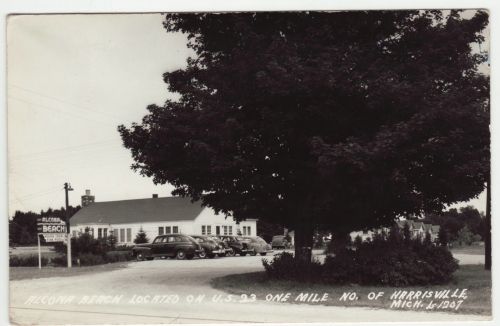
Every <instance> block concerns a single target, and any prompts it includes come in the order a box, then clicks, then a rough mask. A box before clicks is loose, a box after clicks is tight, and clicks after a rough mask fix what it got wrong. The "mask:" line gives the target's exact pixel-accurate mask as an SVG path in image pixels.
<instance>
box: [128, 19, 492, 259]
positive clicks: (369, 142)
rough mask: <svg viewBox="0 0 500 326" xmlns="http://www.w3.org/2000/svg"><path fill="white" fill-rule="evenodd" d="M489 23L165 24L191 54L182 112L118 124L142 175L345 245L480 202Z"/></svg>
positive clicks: (305, 242)
mask: <svg viewBox="0 0 500 326" xmlns="http://www.w3.org/2000/svg"><path fill="white" fill-rule="evenodd" d="M487 21H488V17H487V14H486V13H485V12H481V11H479V12H477V13H476V14H475V15H474V16H473V17H472V18H470V19H464V18H462V16H461V15H460V14H459V13H458V12H455V11H453V12H451V14H449V15H448V14H446V15H445V14H443V13H442V12H441V11H358V12H336V13H326V12H295V13H266V12H264V13H238V14H196V15H195V14H168V15H166V18H165V22H164V27H165V29H166V30H167V31H168V32H182V33H185V34H187V36H188V38H189V42H188V46H189V47H190V48H192V49H193V50H194V52H195V55H194V57H192V58H189V59H188V61H187V67H186V68H183V69H179V70H176V71H171V72H167V73H165V74H164V80H165V82H166V83H167V85H168V87H169V90H170V91H171V92H174V93H178V94H179V99H178V100H176V101H167V102H166V103H165V104H164V105H163V106H156V105H151V106H149V107H148V111H149V113H148V114H147V115H146V116H145V117H144V118H143V120H142V123H140V124H133V125H132V126H130V127H125V126H120V127H119V132H120V134H121V137H122V139H123V143H124V146H125V147H126V148H128V149H130V150H131V152H132V156H133V158H134V160H135V164H134V165H133V168H134V169H136V170H138V171H140V173H142V174H143V175H145V176H148V177H152V178H153V181H154V182H155V183H157V184H164V183H170V184H172V185H174V186H175V191H174V192H173V193H174V194H175V195H181V196H190V197H192V198H193V199H194V200H202V201H203V203H204V204H205V205H208V206H211V207H213V208H214V209H215V210H216V211H220V212H223V213H226V214H233V215H234V216H235V218H237V219H245V218H249V217H252V218H259V219H263V220H267V221H270V222H274V223H281V224H283V225H285V226H287V227H289V228H292V229H295V237H296V238H295V243H296V255H297V256H299V257H302V258H304V259H308V258H310V250H309V249H307V248H310V247H312V234H313V229H314V228H315V227H319V228H322V229H329V230H331V231H333V232H334V234H337V235H342V234H343V233H344V234H345V233H346V232H349V231H350V230H353V229H361V228H367V227H378V226H380V225H383V224H389V223H391V222H392V221H393V220H394V218H395V217H397V216H398V215H405V214H419V213H420V212H422V211H439V210H441V209H443V207H444V206H445V205H446V204H449V203H454V202H457V201H463V200H468V199H470V198H471V197H473V196H475V195H477V194H478V193H480V192H481V191H482V190H483V189H484V184H485V181H486V180H487V175H488V173H489V130H488V125H489V97H488V93H489V80H488V78H487V76H484V75H482V74H480V73H478V66H479V65H480V64H481V63H482V62H483V61H484V60H485V58H484V56H483V55H482V54H474V53H472V51H471V44H473V43H477V42H481V41H482V40H483V38H482V36H481V31H482V30H483V29H484V28H485V26H486V25H487Z"/></svg>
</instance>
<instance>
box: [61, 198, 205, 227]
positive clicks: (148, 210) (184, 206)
mask: <svg viewBox="0 0 500 326" xmlns="http://www.w3.org/2000/svg"><path fill="white" fill-rule="evenodd" d="M202 210H203V207H202V206H201V203H199V202H195V203H192V202H191V199H190V198H182V197H163V198H146V199H132V200H119V201H108V202H97V203H93V204H90V205H89V206H86V207H83V208H82V209H80V210H79V211H78V212H77V213H76V214H75V215H73V217H71V219H70V222H71V225H77V224H91V223H106V224H108V223H109V224H121V223H140V222H164V221H186V220H194V219H195V218H196V217H197V216H198V215H199V214H200V213H201V211H202Z"/></svg>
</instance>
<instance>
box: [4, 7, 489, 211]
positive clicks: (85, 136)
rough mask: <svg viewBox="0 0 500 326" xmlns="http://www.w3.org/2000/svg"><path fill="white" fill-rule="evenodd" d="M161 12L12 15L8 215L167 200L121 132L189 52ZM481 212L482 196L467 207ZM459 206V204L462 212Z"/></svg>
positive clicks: (162, 93) (165, 189)
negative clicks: (89, 199) (83, 199)
mask: <svg viewBox="0 0 500 326" xmlns="http://www.w3.org/2000/svg"><path fill="white" fill-rule="evenodd" d="M162 20H163V17H162V16H161V15H159V14H135V15H38V16H34V15H30V16H11V17H10V18H9V19H8V26H7V28H8V36H7V51H8V52H7V60H8V66H7V73H8V85H7V86H8V159H9V170H8V173H9V213H10V214H12V213H13V212H14V211H15V210H34V211H40V210H41V209H47V208H48V207H53V208H54V207H61V206H63V205H64V191H63V184H64V183H65V182H70V183H71V185H72V186H73V188H74V191H73V192H71V193H70V204H71V205H78V204H80V196H81V195H82V194H83V193H84V191H85V189H90V190H91V191H92V193H93V194H95V196H96V201H109V200H119V199H132V198H146V197H150V196H151V194H153V193H157V194H159V195H160V196H169V195H170V192H171V191H172V189H173V188H172V187H171V186H168V185H164V186H155V185H154V184H153V183H152V181H151V180H150V179H147V178H144V177H142V176H140V175H139V174H137V173H135V172H133V171H132V170H131V169H130V165H131V164H132V159H131V156H130V154H129V152H128V151H127V150H126V149H124V148H123V147H122V145H121V141H120V138H119V134H118V132H117V129H116V127H117V126H118V125H119V124H126V125H129V124H130V123H131V122H133V121H140V119H141V118H142V117H143V116H144V114H145V113H146V106H147V105H148V104H152V103H156V104H162V103H163V102H164V101H165V100H166V99H167V98H169V97H170V96H172V95H171V94H169V93H168V91H167V89H166V85H165V83H164V82H163V80H162V74H163V73H164V72H166V71H170V70H174V69H178V68H181V67H183V66H184V65H185V60H186V58H187V57H188V56H189V55H190V54H191V52H190V50H189V49H187V48H186V46H185V43H186V39H185V37H184V36H183V35H181V34H167V33H166V32H165V30H164V29H163V27H162ZM471 204H472V205H474V206H476V207H477V208H478V209H479V210H482V211H484V210H485V196H484V194H482V195H481V196H479V198H477V199H474V200H472V201H471ZM463 205H465V203H461V204H460V205H459V206H463Z"/></svg>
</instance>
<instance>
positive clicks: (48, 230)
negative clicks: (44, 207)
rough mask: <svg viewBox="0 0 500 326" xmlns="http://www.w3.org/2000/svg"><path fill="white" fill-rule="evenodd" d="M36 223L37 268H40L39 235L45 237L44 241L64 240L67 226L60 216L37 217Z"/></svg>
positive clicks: (40, 250)
mask: <svg viewBox="0 0 500 326" xmlns="http://www.w3.org/2000/svg"><path fill="white" fill-rule="evenodd" d="M36 224H37V230H38V233H37V239H38V268H42V249H41V244H40V236H42V237H43V238H44V239H45V242H64V241H65V239H66V237H67V233H66V232H67V228H66V222H65V221H64V220H62V219H61V218H60V217H38V218H37V219H36Z"/></svg>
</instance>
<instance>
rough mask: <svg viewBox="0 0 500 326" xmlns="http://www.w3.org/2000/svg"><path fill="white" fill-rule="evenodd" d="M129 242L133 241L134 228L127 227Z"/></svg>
mask: <svg viewBox="0 0 500 326" xmlns="http://www.w3.org/2000/svg"><path fill="white" fill-rule="evenodd" d="M127 242H132V229H130V228H129V229H127Z"/></svg>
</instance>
